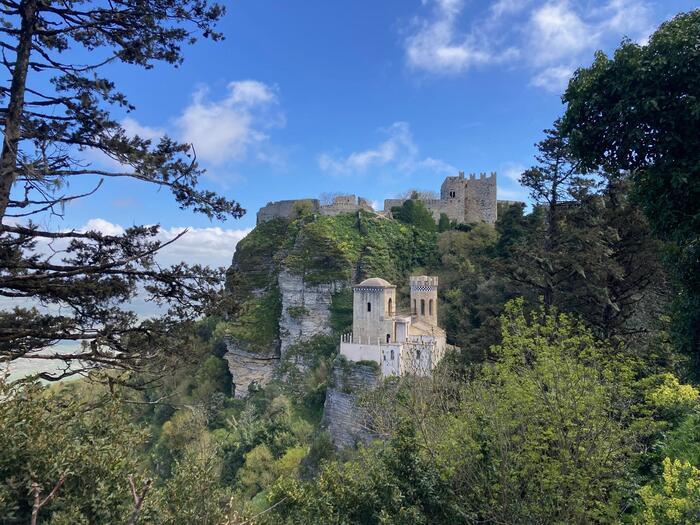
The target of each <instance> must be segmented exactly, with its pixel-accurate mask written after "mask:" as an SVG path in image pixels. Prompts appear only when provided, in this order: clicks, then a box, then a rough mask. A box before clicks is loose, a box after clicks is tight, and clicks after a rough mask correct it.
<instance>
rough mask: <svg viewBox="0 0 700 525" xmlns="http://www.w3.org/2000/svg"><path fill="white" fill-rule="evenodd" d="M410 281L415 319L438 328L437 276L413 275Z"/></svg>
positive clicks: (412, 311)
mask: <svg viewBox="0 0 700 525" xmlns="http://www.w3.org/2000/svg"><path fill="white" fill-rule="evenodd" d="M410 280H411V314H412V315H413V318H414V319H415V320H416V321H424V322H426V323H428V324H430V325H431V326H437V324H438V323H437V317H438V316H437V291H438V278H437V276H432V275H431V276H428V275H413V276H411V278H410Z"/></svg>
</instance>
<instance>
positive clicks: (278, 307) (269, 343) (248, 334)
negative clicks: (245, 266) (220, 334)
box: [222, 284, 282, 353]
mask: <svg viewBox="0 0 700 525" xmlns="http://www.w3.org/2000/svg"><path fill="white" fill-rule="evenodd" d="M281 311H282V300H281V297H280V292H279V289H278V288H277V287H276V286H275V285H274V284H273V286H272V288H270V289H269V290H268V291H267V292H266V293H265V295H263V296H262V297H253V298H251V299H249V300H248V301H246V302H244V303H243V305H242V306H241V310H240V312H239V314H238V315H237V316H236V317H235V319H234V320H233V321H231V322H229V323H225V324H224V326H223V327H222V330H223V331H224V332H225V334H226V336H227V337H232V338H234V339H235V341H236V342H237V343H238V344H240V345H241V346H242V347H243V348H244V349H245V350H247V351H250V352H260V353H270V352H271V351H273V350H274V349H275V345H276V342H277V339H278V337H279V316H280V313H281Z"/></svg>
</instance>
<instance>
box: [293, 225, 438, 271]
mask: <svg viewBox="0 0 700 525" xmlns="http://www.w3.org/2000/svg"><path fill="white" fill-rule="evenodd" d="M436 239H437V236H436V234H435V233H434V232H429V231H425V230H420V229H417V228H414V227H412V226H408V225H405V224H402V223H400V222H398V221H395V220H391V219H386V218H384V217H380V216H377V215H375V214H373V213H364V212H360V213H358V214H343V215H338V216H335V217H325V216H320V217H316V218H315V220H312V221H308V222H306V223H305V224H303V225H302V226H301V228H300V229H299V232H298V235H297V238H296V241H295V244H294V248H293V249H292V250H291V252H290V254H289V255H288V256H287V257H286V259H285V260H284V266H285V267H287V268H288V269H289V270H290V271H292V272H294V273H296V274H297V275H303V276H304V279H305V280H306V282H307V283H309V284H311V285H313V284H321V283H327V282H332V281H346V282H348V283H349V284H350V281H351V280H352V278H353V276H355V277H356V278H357V280H360V279H364V278H366V277H369V276H372V277H381V278H384V279H387V280H389V281H394V282H397V281H400V280H402V279H403V278H405V276H406V274H407V273H408V272H410V271H411V269H413V268H415V267H416V266H425V265H428V264H429V263H431V262H433V261H434V260H435V258H436V256H437V251H436Z"/></svg>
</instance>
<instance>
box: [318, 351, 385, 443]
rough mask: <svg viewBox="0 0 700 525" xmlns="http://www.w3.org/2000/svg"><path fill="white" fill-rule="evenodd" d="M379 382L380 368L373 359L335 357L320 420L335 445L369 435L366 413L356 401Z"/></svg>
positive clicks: (360, 440)
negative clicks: (361, 360)
mask: <svg viewBox="0 0 700 525" xmlns="http://www.w3.org/2000/svg"><path fill="white" fill-rule="evenodd" d="M380 382H381V372H380V371H379V366H377V365H376V364H375V363H363V362H361V363H352V362H349V361H346V360H345V359H342V358H338V359H336V362H335V364H334V366H333V371H332V379H331V383H330V385H329V387H328V390H327V391H326V402H325V403H324V405H323V420H322V421H321V427H322V428H324V429H325V430H327V431H328V434H329V435H330V438H331V442H332V443H333V445H334V446H335V447H336V448H338V449H341V448H346V447H354V446H356V445H357V444H358V443H366V442H369V441H370V440H371V439H372V437H373V435H372V433H371V431H370V428H371V421H370V420H369V414H367V413H366V412H365V410H363V409H362V407H361V406H360V405H358V403H357V401H358V398H359V396H361V395H362V394H364V393H366V392H368V391H370V390H373V389H374V388H376V387H377V386H378V385H379V384H380Z"/></svg>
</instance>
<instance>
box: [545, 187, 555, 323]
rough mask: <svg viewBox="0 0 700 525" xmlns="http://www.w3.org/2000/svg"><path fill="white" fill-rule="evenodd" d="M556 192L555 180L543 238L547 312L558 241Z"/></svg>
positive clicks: (551, 300) (552, 295) (552, 288)
mask: <svg viewBox="0 0 700 525" xmlns="http://www.w3.org/2000/svg"><path fill="white" fill-rule="evenodd" d="M558 191H559V182H558V181H557V180H556V179H555V180H554V181H553V182H552V190H551V194H550V199H549V208H548V209H547V232H546V233H545V236H544V254H545V258H546V260H547V261H548V264H549V267H548V268H545V272H544V279H545V283H544V306H545V308H546V309H547V310H549V308H550V307H551V306H552V305H553V304H554V282H553V280H554V276H553V275H552V272H554V271H556V268H555V265H554V252H555V248H556V246H557V244H558V241H559V213H558V212H559V209H558V206H559V201H558V199H557V195H558V194H557V192H558Z"/></svg>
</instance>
